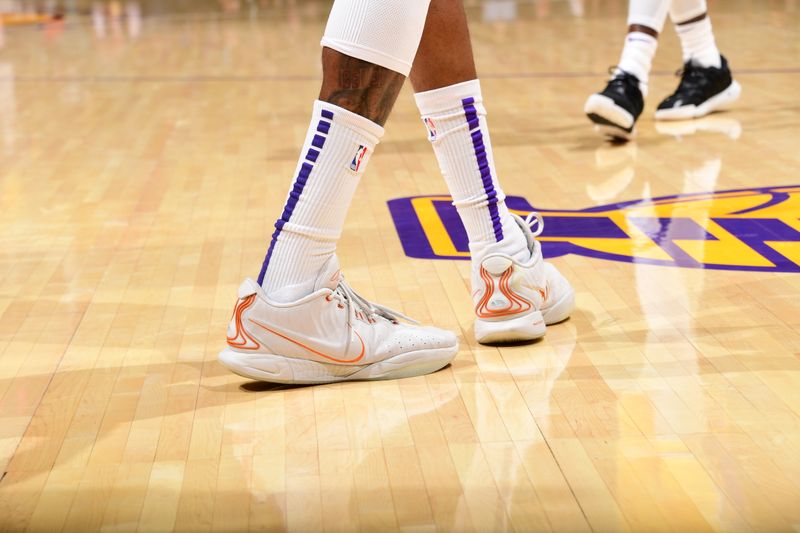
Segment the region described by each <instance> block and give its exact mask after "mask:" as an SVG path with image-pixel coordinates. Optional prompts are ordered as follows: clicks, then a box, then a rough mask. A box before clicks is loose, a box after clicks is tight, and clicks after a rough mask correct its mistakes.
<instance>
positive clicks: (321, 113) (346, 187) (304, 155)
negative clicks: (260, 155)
mask: <svg viewBox="0 0 800 533" xmlns="http://www.w3.org/2000/svg"><path fill="white" fill-rule="evenodd" d="M382 136H383V128H382V127H380V126H378V125H377V124H375V123H374V122H372V121H371V120H369V119H366V118H364V117H362V116H360V115H357V114H355V113H351V112H350V111H347V110H345V109H342V108H340V107H337V106H335V105H333V104H329V103H326V102H321V101H319V100H317V101H316V102H315V103H314V112H313V115H312V117H311V124H310V125H309V128H308V133H307V134H306V140H305V143H304V144H303V150H302V152H301V153H300V160H299V161H298V163H297V169H296V170H295V174H294V175H295V180H294V184H293V186H292V188H291V190H290V192H289V196H288V198H287V199H286V205H285V206H284V209H283V213H282V214H281V217H280V218H279V219H278V220H277V222H275V232H274V233H273V235H272V242H271V243H270V246H269V250H268V251H267V256H266V258H265V259H264V264H263V266H262V268H261V274H260V275H259V277H258V282H259V283H260V284H261V286H262V287H264V290H265V291H266V293H267V295H269V297H270V298H271V299H273V300H275V301H279V302H290V301H294V300H297V299H298V298H302V297H303V296H306V295H307V294H310V293H311V292H313V290H314V281H315V280H316V277H317V275H318V274H319V271H320V270H321V268H322V266H323V265H324V264H325V262H326V261H327V260H328V259H330V257H331V256H333V254H334V252H335V251H336V242H337V241H338V240H339V237H340V236H341V234H342V227H343V226H344V219H345V216H346V215H347V210H348V208H349V207H350V202H351V201H352V199H353V194H354V193H355V190H356V187H357V186H358V182H359V181H360V178H361V174H362V173H363V172H364V168H365V167H366V166H367V162H368V161H369V158H370V154H371V153H372V151H373V150H374V149H375V146H376V145H377V144H378V141H379V140H380V138H381V137H382Z"/></svg>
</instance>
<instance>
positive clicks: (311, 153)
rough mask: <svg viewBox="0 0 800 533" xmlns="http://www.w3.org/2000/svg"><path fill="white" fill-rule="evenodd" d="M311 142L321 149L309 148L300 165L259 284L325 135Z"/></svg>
mask: <svg viewBox="0 0 800 533" xmlns="http://www.w3.org/2000/svg"><path fill="white" fill-rule="evenodd" d="M322 116H323V117H324V118H327V119H332V118H333V113H331V112H330V111H327V110H323V111H322ZM323 124H327V126H324V132H325V133H327V132H328V128H329V127H330V123H329V122H325V121H324V120H320V121H319V122H318V123H317V131H323V129H322V128H323ZM311 144H312V145H314V146H315V147H317V148H319V150H315V149H314V148H309V149H308V152H307V153H306V160H305V161H303V164H302V165H300V170H299V171H298V173H297V178H295V180H294V185H293V186H292V190H291V191H289V198H288V199H287V200H286V205H285V206H284V207H283V213H281V217H280V218H279V219H278V220H276V221H275V231H274V232H273V233H272V240H271V241H270V243H269V249H267V256H266V257H265V258H264V263H263V264H262V265H261V272H259V274H258V284H259V285H263V283H264V276H265V275H266V274H267V268H268V267H269V260H270V259H271V258H272V252H273V251H275V244H276V243H277V242H278V236H279V235H280V233H281V230H282V229H283V226H284V225H285V224H286V223H287V222H289V220H290V219H291V218H292V213H293V212H294V210H295V208H296V207H297V203H298V202H299V201H300V196H302V194H303V189H305V186H306V183H307V182H308V178H309V177H310V176H311V171H312V170H314V165H313V163H316V162H317V158H318V157H319V154H320V152H321V150H322V147H323V146H324V145H325V137H323V136H322V135H314V139H313V140H312V141H311Z"/></svg>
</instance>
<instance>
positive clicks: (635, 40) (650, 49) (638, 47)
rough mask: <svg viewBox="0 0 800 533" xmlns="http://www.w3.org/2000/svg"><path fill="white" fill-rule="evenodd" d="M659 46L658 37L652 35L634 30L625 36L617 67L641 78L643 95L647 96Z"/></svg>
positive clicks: (640, 83)
mask: <svg viewBox="0 0 800 533" xmlns="http://www.w3.org/2000/svg"><path fill="white" fill-rule="evenodd" d="M657 47H658V39H656V38H655V37H653V36H652V35H648V34H646V33H641V32H638V31H633V32H631V33H629V34H628V35H626V36H625V46H624V47H623V48H622V55H620V58H619V64H618V65H617V67H618V68H619V69H621V70H624V71H625V72H629V73H630V74H633V75H634V76H636V77H637V78H639V89H640V90H641V91H642V95H643V96H647V82H648V79H649V77H650V67H651V65H652V64H653V56H654V55H656V48H657Z"/></svg>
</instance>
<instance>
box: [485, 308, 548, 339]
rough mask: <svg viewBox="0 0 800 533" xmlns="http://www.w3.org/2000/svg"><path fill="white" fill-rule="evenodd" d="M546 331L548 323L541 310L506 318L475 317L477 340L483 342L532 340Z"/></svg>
mask: <svg viewBox="0 0 800 533" xmlns="http://www.w3.org/2000/svg"><path fill="white" fill-rule="evenodd" d="M546 332H547V325H546V324H545V322H544V318H543V317H542V313H541V312H539V311H532V312H530V313H528V314H525V315H522V316H518V317H514V318H509V319H506V320H496V321H492V320H483V319H480V318H477V319H475V340H476V341H478V342H479V343H481V344H493V343H498V342H521V341H532V340H535V339H539V338H541V337H544V334H545V333H546Z"/></svg>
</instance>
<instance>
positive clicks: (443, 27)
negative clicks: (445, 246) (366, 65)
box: [411, 0, 574, 342]
mask: <svg viewBox="0 0 800 533" xmlns="http://www.w3.org/2000/svg"><path fill="white" fill-rule="evenodd" d="M411 82H412V84H413V86H414V91H415V92H416V94H415V97H416V101H417V105H418V106H419V109H420V112H421V114H422V119H423V122H424V123H425V125H426V127H427V129H428V139H429V140H430V141H431V144H432V145H433V149H434V152H435V153H436V158H437V160H438V161H439V166H440V168H441V170H442V174H443V175H444V178H445V180H446V181H447V185H448V187H449V189H450V192H451V194H452V196H453V203H454V204H455V206H456V208H457V209H458V213H459V216H460V217H461V220H462V221H463V223H464V226H465V228H466V230H467V235H468V237H469V247H470V252H471V255H472V285H473V287H472V289H473V299H474V301H475V312H476V322H475V335H476V338H477V339H478V341H479V342H497V341H513V340H530V339H534V338H538V337H541V336H542V335H544V333H545V323H548V324H551V323H555V322H559V321H561V320H564V319H565V318H567V317H568V316H569V313H570V312H571V311H572V308H573V307H574V293H573V291H572V288H571V287H570V286H569V283H568V282H567V281H566V280H565V279H564V278H563V277H562V276H561V275H560V274H559V273H558V271H556V269H555V268H554V267H553V266H552V265H550V264H547V263H545V262H544V261H543V260H542V255H541V246H540V245H539V243H538V242H536V240H535V239H534V233H533V232H532V231H531V229H530V227H529V224H528V223H525V222H524V221H523V220H522V219H521V218H519V217H518V216H516V215H513V214H511V213H509V210H508V208H507V207H506V204H505V194H504V193H503V190H502V188H501V186H500V181H499V180H498V176H497V169H496V167H495V164H494V158H493V154H492V143H491V138H490V136H489V128H488V125H487V122H486V110H485V108H484V106H483V97H482V96H481V86H480V83H479V81H478V79H477V76H476V73H475V64H474V61H473V57H472V48H471V45H470V38H469V30H468V28H467V20H466V16H465V14H464V8H463V5H462V1H461V0H432V2H431V7H430V10H429V12H428V19H427V21H426V23H425V32H424V34H423V36H422V42H421V43H420V47H419V51H418V53H417V57H416V59H415V61H414V68H413V70H412V72H411ZM538 224H539V226H538V228H537V230H540V229H541V227H542V226H541V224H542V223H541V220H540V219H539V220H538Z"/></svg>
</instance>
